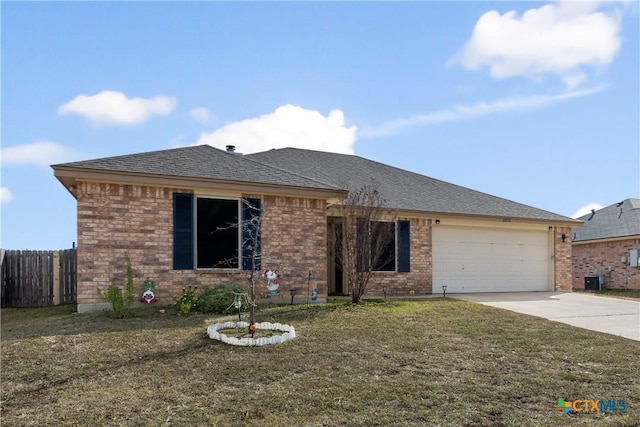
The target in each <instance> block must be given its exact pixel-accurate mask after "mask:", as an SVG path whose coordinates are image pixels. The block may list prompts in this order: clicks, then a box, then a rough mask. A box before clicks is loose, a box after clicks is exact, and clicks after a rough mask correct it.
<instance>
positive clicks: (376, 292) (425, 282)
mask: <svg viewBox="0 0 640 427" xmlns="http://www.w3.org/2000/svg"><path fill="white" fill-rule="evenodd" d="M398 219H399V220H409V221H410V222H411V225H410V231H409V233H410V237H411V249H410V251H411V259H410V263H411V264H410V270H411V271H410V272H408V273H396V272H390V271H376V272H374V273H373V274H372V276H371V278H370V280H369V283H368V284H367V290H366V292H365V297H367V296H369V297H371V296H383V295H384V288H386V290H387V295H388V296H409V295H410V293H409V292H410V291H411V290H413V291H414V292H415V295H425V294H431V290H432V289H431V288H432V270H433V269H432V266H431V262H432V259H431V253H432V252H431V220H430V219H417V218H411V219H410V218H398Z"/></svg>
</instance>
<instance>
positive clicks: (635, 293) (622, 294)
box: [573, 289, 640, 300]
mask: <svg viewBox="0 0 640 427" xmlns="http://www.w3.org/2000/svg"><path fill="white" fill-rule="evenodd" d="M573 291H574V292H580V293H583V294H593V295H600V296H605V297H615V298H623V299H632V300H640V289H603V290H601V291H585V290H584V289H574V290H573Z"/></svg>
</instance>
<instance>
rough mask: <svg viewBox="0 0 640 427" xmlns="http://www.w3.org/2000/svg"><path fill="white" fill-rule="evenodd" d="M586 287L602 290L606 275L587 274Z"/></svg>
mask: <svg viewBox="0 0 640 427" xmlns="http://www.w3.org/2000/svg"><path fill="white" fill-rule="evenodd" d="M584 289H585V290H587V291H601V290H603V289H604V276H586V277H585V278H584Z"/></svg>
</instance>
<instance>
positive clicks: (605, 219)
mask: <svg viewBox="0 0 640 427" xmlns="http://www.w3.org/2000/svg"><path fill="white" fill-rule="evenodd" d="M579 219H580V220H581V221H584V225H582V227H577V228H574V229H573V234H574V237H573V241H574V242H579V241H584V240H597V239H610V238H616V237H625V236H638V235H640V199H626V200H623V201H622V202H620V203H614V204H612V205H610V206H607V207H605V208H602V209H600V210H597V211H592V212H591V213H590V214H587V215H585V216H583V217H580V218H579Z"/></svg>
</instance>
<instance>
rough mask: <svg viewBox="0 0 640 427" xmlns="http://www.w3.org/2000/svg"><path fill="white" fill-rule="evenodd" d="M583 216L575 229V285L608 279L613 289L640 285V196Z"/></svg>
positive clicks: (606, 285) (573, 244) (579, 285)
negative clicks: (580, 223)
mask: <svg viewBox="0 0 640 427" xmlns="http://www.w3.org/2000/svg"><path fill="white" fill-rule="evenodd" d="M579 219H580V220H582V221H584V224H583V225H582V226H581V227H577V228H574V229H573V239H572V240H573V243H572V246H573V256H572V257H573V287H574V288H576V289H584V288H585V277H586V278H588V279H587V281H588V282H590V283H589V286H588V287H592V286H591V285H592V284H593V283H592V282H599V281H600V279H596V278H599V277H602V278H603V279H604V284H603V285H604V287H606V288H609V289H640V267H639V266H638V254H639V253H640V199H626V200H624V201H622V202H620V203H614V204H612V205H611V206H607V207H606V208H602V209H600V210H597V211H595V210H594V211H591V213H590V214H588V215H585V216H583V217H581V218H579Z"/></svg>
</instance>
